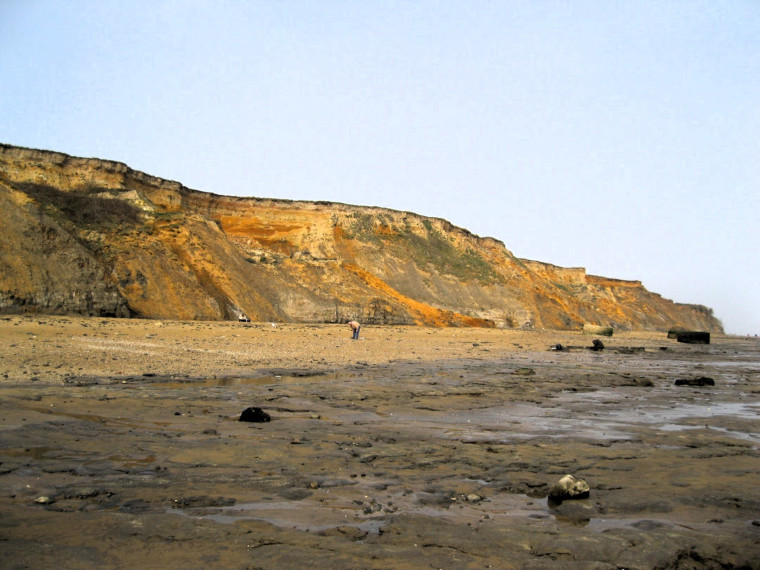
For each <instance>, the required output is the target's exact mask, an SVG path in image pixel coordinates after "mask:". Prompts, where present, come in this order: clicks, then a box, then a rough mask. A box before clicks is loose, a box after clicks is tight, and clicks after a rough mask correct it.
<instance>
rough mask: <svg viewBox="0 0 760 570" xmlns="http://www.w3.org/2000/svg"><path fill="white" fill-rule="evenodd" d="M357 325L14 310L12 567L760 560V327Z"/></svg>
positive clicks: (2, 397) (6, 498)
mask: <svg viewBox="0 0 760 570" xmlns="http://www.w3.org/2000/svg"><path fill="white" fill-rule="evenodd" d="M350 337H351V332H350V330H349V329H348V327H347V326H345V325H341V326H338V325H320V326H307V325H290V324H284V325H283V324H278V325H276V327H272V326H271V325H270V324H268V323H264V324H258V323H256V324H248V323H246V324H238V323H195V322H156V321H139V320H114V319H79V318H70V317H49V316H35V317H18V316H5V317H0V356H2V369H0V512H2V515H3V516H2V517H0V560H2V563H0V566H1V567H3V568H27V567H35V568H54V567H56V568H72V567H76V568H96V567H97V568H108V567H111V568H129V567H144V568H165V567H185V568H267V569H268V568H300V567H306V566H313V567H323V568H489V567H490V568H557V567H561V568H642V569H643V568H742V567H744V568H758V567H760V565H759V563H758V562H757V561H758V560H760V478H759V477H758V473H760V449H759V448H760V382H759V381H760V343H759V342H758V340H757V339H744V338H739V337H730V336H722V335H713V342H712V344H711V345H709V346H699V345H684V344H679V343H676V342H675V341H674V340H670V339H667V338H666V337H665V335H664V334H662V333H624V334H616V335H615V336H614V337H612V338H609V339H608V338H602V341H603V342H604V344H605V346H606V348H605V349H604V350H603V351H599V352H593V351H591V350H589V349H588V347H589V346H591V341H592V339H593V337H588V336H583V335H581V334H580V333H572V332H570V333H569V332H554V331H534V332H520V331H503V330H481V329H424V328H414V327H363V328H362V339H361V340H359V341H352V340H351V338H350ZM556 343H561V344H563V345H564V346H566V347H567V346H569V347H571V348H570V350H566V351H552V350H549V348H550V346H552V345H555V344H556ZM699 377H709V378H712V379H714V382H715V385H714V386H704V387H692V386H675V380H676V379H695V378H699ZM249 406H258V407H261V408H263V410H264V411H266V412H267V413H269V414H270V416H271V421H270V422H267V423H245V422H239V421H238V418H239V416H240V413H241V412H242V410H243V409H244V408H246V407H249ZM566 473H571V474H573V475H574V476H576V477H579V478H582V479H584V480H586V481H587V482H588V484H589V485H590V487H591V492H590V496H589V497H588V498H586V499H582V500H573V501H565V502H562V503H561V504H554V503H550V502H549V501H548V499H547V494H548V490H549V487H550V486H551V485H552V484H553V483H554V482H556V481H557V480H558V479H559V478H560V477H562V476H563V475H564V474H566Z"/></svg>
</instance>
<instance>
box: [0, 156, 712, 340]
mask: <svg viewBox="0 0 760 570" xmlns="http://www.w3.org/2000/svg"><path fill="white" fill-rule="evenodd" d="M0 208H1V211H2V222H3V223H2V227H0V248H1V249H0V311H5V312H20V311H39V312H54V313H80V314H91V315H101V316H118V317H123V316H141V317H148V318H171V319H202V320H215V319H237V318H238V315H239V314H241V313H244V314H246V315H248V316H249V317H250V318H251V319H252V320H258V321H299V322H340V321H344V320H346V319H348V318H359V319H361V320H362V321H363V322H366V323H376V324H383V323H388V324H390V323H394V324H400V323H404V324H425V325H435V326H506V327H545V328H556V329H574V328H579V327H580V326H581V325H582V324H583V323H584V322H590V323H595V324H604V325H612V326H614V327H616V328H618V329H652V330H665V329H667V328H669V327H672V326H682V327H685V328H690V329H700V330H707V331H712V332H721V331H722V327H721V325H720V322H719V321H718V320H717V319H715V318H714V317H713V315H712V311H711V310H709V309H707V308H705V307H701V306H694V305H682V304H676V303H673V302H672V301H669V300H667V299H663V298H662V297H660V296H659V295H657V294H654V293H650V292H649V291H647V290H646V289H645V288H644V287H643V286H642V285H641V283H640V282H630V281H620V280H615V279H608V278H603V277H595V276H590V275H587V274H586V272H585V271H584V270H583V269H582V268H570V269H568V268H561V267H556V266H553V265H551V264H547V263H541V262H538V261H530V260H524V259H518V258H516V257H515V256H514V255H513V254H512V253H511V252H510V251H509V250H507V249H506V247H505V246H504V244H502V243H501V242H499V241H497V240H494V239H491V238H481V237H478V236H475V235H473V234H471V233H470V232H468V231H466V230H464V229H461V228H457V227H455V226H453V225H452V224H450V223H449V222H447V221H445V220H441V219H436V218H426V217H423V216H419V215H416V214H412V213H409V212H399V211H395V210H388V209H383V208H370V207H359V206H350V205H346V204H334V203H325V202H295V201H287V200H272V199H260V198H235V197H226V196H218V195H214V194H209V193H205V192H199V191H195V190H190V189H188V188H185V187H183V186H182V185H181V184H179V183H177V182H172V181H167V180H162V179H160V178H156V177H153V176H149V175H147V174H144V173H141V172H136V171H133V170H131V169H130V168H129V167H127V166H126V165H124V164H121V163H118V162H111V161H104V160H98V159H84V158H76V157H70V156H67V155H64V154H61V153H55V152H48V151H40V150H32V149H24V148H19V147H13V146H9V145H0Z"/></svg>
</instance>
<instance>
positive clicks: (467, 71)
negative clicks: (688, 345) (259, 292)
mask: <svg viewBox="0 0 760 570" xmlns="http://www.w3.org/2000/svg"><path fill="white" fill-rule="evenodd" d="M0 142H4V143H8V144H13V145H18V146H24V147H30V148H40V149H47V150H55V151H59V152H64V153H67V154H70V155H74V156H84V157H96V158H102V159H108V160H116V161H119V162H124V163H126V164H128V165H129V166H130V167H132V168H134V169H136V170H140V171H143V172H146V173H148V174H151V175H154V176H158V177H161V178H166V179H170V180H176V181H179V182H181V183H182V184H184V185H185V186H187V187H189V188H193V189H197V190H203V191H206V192H213V193H216V194H224V195H230V196H256V197H265V198H286V199H293V200H326V201H333V202H343V203H348V204H358V205H365V206H382V207H387V208H392V209H395V210H404V211H411V212H416V213H418V214H421V215H425V216H435V217H440V218H444V219H446V220H449V221H450V222H451V223H453V224H454V225H457V226H460V227H463V228H466V229H468V230H470V231H471V232H473V233H475V234H478V235H481V236H490V237H494V238H497V239H499V240H501V241H503V242H504V244H505V245H506V247H507V248H508V249H509V250H510V251H511V252H512V253H514V254H515V255H517V256H518V257H523V258H529V259H536V260H540V261H544V262H548V263H552V264H555V265H560V266H564V267H585V268H586V270H587V271H588V273H590V274H594V275H603V276H606V277H614V278H619V279H632V280H640V281H642V282H643V284H644V286H645V287H646V288H647V289H649V290H650V291H653V292H656V293H659V294H661V295H662V296H663V297H665V298H668V299H672V300H674V301H676V302H681V303H697V304H701V305H706V306H708V307H711V308H712V309H713V310H714V312H715V314H716V316H717V317H718V318H720V319H721V320H722V322H723V324H724V326H725V328H726V332H728V333H732V334H760V263H758V260H757V255H756V252H757V249H758V244H760V1H757V0H744V1H741V0H735V1H721V0H704V1H700V0H668V1H662V0H651V1H650V0H636V1H633V0H631V1H625V0H616V1H613V0H597V1H584V0H577V1H560V0H553V1H552V0H513V1H509V0H504V1H501V2H499V1H485V0H472V1H467V2H464V1H459V2H455V1H432V0H431V1H428V0H420V1H414V0H407V1H385V0H377V1H373V2H364V1H360V0H357V1H330V0H325V1H313V0H312V1H308V0H304V1H289V0H281V1H274V0H272V1H267V2H265V1H253V0H252V1H242V0H240V1H231V0H214V1H211V0H208V1H201V0H183V1H180V0H149V1H144V0H132V1H129V2H124V1H112V0H92V1H85V0H81V1H77V0H2V1H0Z"/></svg>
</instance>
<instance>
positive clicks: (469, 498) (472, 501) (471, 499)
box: [467, 493, 483, 503]
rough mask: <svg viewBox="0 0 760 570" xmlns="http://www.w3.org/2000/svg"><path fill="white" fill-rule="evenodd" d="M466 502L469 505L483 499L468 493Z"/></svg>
mask: <svg viewBox="0 0 760 570" xmlns="http://www.w3.org/2000/svg"><path fill="white" fill-rule="evenodd" d="M467 500H468V501H469V502H470V503H477V502H478V501H482V500H483V497H481V496H480V495H476V494H475V493H470V494H469V495H467Z"/></svg>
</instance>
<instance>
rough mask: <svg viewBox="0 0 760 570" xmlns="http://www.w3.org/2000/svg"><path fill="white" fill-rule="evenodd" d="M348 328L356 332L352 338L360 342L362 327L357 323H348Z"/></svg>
mask: <svg viewBox="0 0 760 570" xmlns="http://www.w3.org/2000/svg"><path fill="white" fill-rule="evenodd" d="M348 326H349V327H351V330H352V331H354V336H353V337H352V338H353V339H354V340H359V330H360V329H361V328H362V326H361V325H360V324H359V323H357V322H356V321H348Z"/></svg>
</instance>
